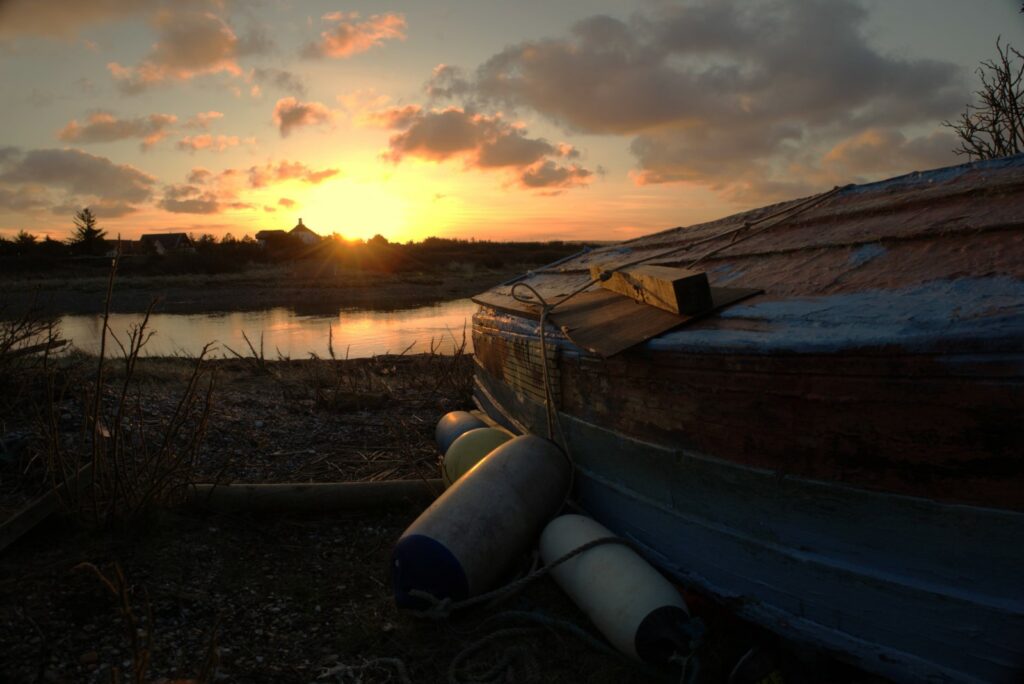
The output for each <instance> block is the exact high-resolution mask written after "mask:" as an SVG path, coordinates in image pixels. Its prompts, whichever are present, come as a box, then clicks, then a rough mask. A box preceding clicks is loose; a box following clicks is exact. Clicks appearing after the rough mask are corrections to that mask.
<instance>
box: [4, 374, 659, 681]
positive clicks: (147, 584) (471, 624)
mask: <svg viewBox="0 0 1024 684" xmlns="http://www.w3.org/2000/svg"><path fill="white" fill-rule="evenodd" d="M471 364H472V361H471V358H470V357H468V356H464V355H463V356H455V357H439V356H430V355H417V356H407V357H378V358H375V359H359V360H353V361H340V362H329V361H324V362H314V361H302V362H267V363H266V364H262V365H261V364H259V363H258V362H257V361H256V360H255V359H250V360H237V359H236V360H230V361H228V360H225V361H213V362H211V363H210V364H208V372H209V373H211V374H212V377H213V379H214V383H215V384H214V386H215V389H214V394H213V401H212V405H211V410H210V414H209V420H208V423H209V428H208V430H207V435H206V439H205V442H204V445H203V447H202V450H201V454H200V459H199V461H198V463H197V464H196V468H195V471H194V473H193V476H194V478H195V480H197V481H214V480H216V481H218V482H285V481H288V482H322V481H377V480H382V479H431V478H436V477H437V476H438V466H437V452H436V447H435V446H434V444H433V430H434V425H435V423H436V421H437V419H438V417H439V416H440V415H442V414H443V413H444V412H446V411H448V410H452V409H456V408H466V407H467V401H468V397H469V383H470V382H471V368H472V365H471ZM90 367H91V364H90V360H89V359H83V362H82V363H81V365H80V366H79V367H78V368H77V369H75V370H74V372H83V373H85V374H86V375H85V376H83V378H82V380H83V382H85V381H86V379H85V378H86V376H87V374H88V373H87V372H88V369H89V368H90ZM109 371H110V376H111V377H110V382H111V384H112V386H114V387H116V385H117V383H118V382H119V381H120V379H122V378H123V370H121V369H120V368H119V367H118V366H117V365H116V364H111V365H110V366H109ZM189 377H190V363H189V361H188V360H185V359H142V360H140V361H139V365H138V367H137V369H136V371H135V382H134V383H133V384H132V389H131V391H132V392H134V391H136V390H137V391H138V392H139V399H140V403H141V404H142V405H144V406H145V414H146V418H145V420H147V421H148V422H149V423H150V424H151V425H152V427H153V428H154V429H155V427H156V425H157V424H159V423H160V421H161V419H163V418H166V417H167V416H169V415H170V414H171V413H173V411H174V408H175V406H176V403H177V402H178V401H179V398H180V397H181V396H182V392H183V391H184V390H185V389H186V387H187V382H188V378H189ZM80 404H81V402H78V401H76V400H75V399H74V398H73V397H68V398H67V399H66V400H64V401H62V402H61V405H60V406H59V407H58V411H57V415H58V420H59V421H60V422H61V423H62V424H63V425H64V426H65V428H66V432H68V433H72V434H73V433H74V432H75V427H76V426H77V425H78V424H79V423H80V421H81V416H82V409H81V405H80ZM19 429H23V430H26V431H28V432H29V433H31V431H32V429H33V426H32V423H31V421H26V423H25V424H24V425H23V426H20V427H19ZM40 447H41V444H40V443H39V441H38V440H36V439H34V438H30V439H28V440H27V443H26V444H25V445H24V449H25V453H23V454H21V457H20V459H19V464H18V466H19V467H18V468H9V469H7V470H6V471H5V472H4V473H3V479H2V481H3V482H4V483H5V484H9V483H10V482H11V481H12V479H13V477H14V476H15V475H16V473H17V472H18V471H19V470H20V469H21V467H22V466H23V464H24V462H25V461H27V460H29V459H30V456H29V453H28V452H29V451H31V450H33V449H36V448H40ZM11 494H12V493H11V491H10V490H9V488H8V491H7V492H6V495H7V506H6V507H5V508H6V509H7V510H8V511H10V510H12V509H13V508H16V506H13V505H12V503H14V502H13V501H12V499H11ZM0 508H4V507H0ZM418 513H419V511H418V510H415V509H410V508H399V509H396V510H389V511H383V512H373V513H358V512H357V513H350V514H330V515H323V516H315V517H311V516H301V515H280V514H279V515H267V516H262V517H253V516H248V515H224V514H221V515H204V514H202V513H196V512H191V511H186V510H183V509H174V508H172V509H157V510H155V511H154V512H153V513H151V514H150V515H148V516H146V518H145V519H144V520H141V521H136V522H135V523H133V524H132V525H131V526H130V527H129V528H128V529H126V530H122V531H117V532H115V531H110V530H102V529H101V530H96V529H93V528H91V527H90V526H88V525H85V524H84V523H82V522H80V521H79V520H78V519H77V518H76V517H75V516H72V515H69V514H64V515H61V516H58V517H56V518H55V519H54V520H52V521H51V522H50V523H49V524H47V525H44V526H43V527H41V528H38V529H36V530H34V531H33V532H32V533H31V534H30V535H28V537H26V538H25V539H23V540H21V541H20V542H18V543H16V544H15V545H14V546H13V547H10V548H9V549H7V550H6V551H5V552H3V554H2V556H0V616H2V617H0V679H2V680H3V681H9V682H34V681H47V682H109V681H111V676H112V672H113V670H114V669H115V668H117V669H119V670H120V671H121V673H122V675H123V676H124V677H125V679H126V680H127V679H130V677H131V672H132V669H133V663H132V661H133V658H136V659H138V651H139V649H140V648H142V646H140V643H143V644H147V645H145V650H146V651H147V657H148V659H149V662H148V665H147V666H146V670H147V672H146V674H147V679H146V681H168V680H170V679H176V678H190V677H197V676H198V675H199V674H200V673H201V672H202V671H203V669H204V663H205V664H206V666H207V673H209V672H211V671H213V670H215V671H216V673H217V676H216V678H215V679H216V681H241V682H309V681H313V680H317V679H319V678H320V677H321V676H323V677H324V680H325V681H334V682H355V681H363V682H389V681H394V682H401V681H415V682H440V681H446V679H447V671H448V667H449V665H450V663H451V662H452V661H453V660H454V659H455V658H456V657H457V656H458V655H459V654H460V653H461V652H462V651H464V649H466V648H467V647H470V646H472V645H473V644H474V643H475V642H477V641H478V640H479V639H480V638H481V637H483V636H486V635H487V634H489V633H490V632H491V631H492V630H493V629H494V628H497V627H501V626H505V627H507V626H517V627H527V626H529V624H526V625H522V624H516V621H515V619H514V617H512V618H510V617H508V616H506V617H504V618H495V616H497V615H499V614H500V613H501V612H502V611H504V610H507V609H510V608H516V609H528V610H542V611H543V612H545V614H547V613H548V612H550V614H552V615H557V616H560V619H563V618H568V617H571V616H572V608H571V606H569V605H568V603H567V602H566V601H565V599H563V598H562V597H561V596H560V595H559V593H558V591H557V590H556V589H555V588H554V586H553V585H551V584H550V583H539V584H538V585H537V586H536V587H531V588H530V589H529V590H528V591H527V592H526V593H524V594H522V595H521V596H520V597H517V598H516V599H515V600H513V601H511V602H510V603H509V604H508V605H506V606H503V607H501V608H498V609H492V610H489V611H483V612H475V613H474V614H473V615H472V616H470V617H468V618H465V619H461V620H456V621H453V622H450V623H449V622H445V623H442V625H440V626H439V625H438V624H436V623H431V622H424V621H421V620H418V619H416V618H413V617H410V616H407V615H403V614H400V613H399V612H398V611H397V610H396V609H395V607H394V604H393V601H392V598H391V590H390V587H389V586H388V565H389V554H390V547H391V545H392V544H393V543H394V541H395V540H396V539H397V538H398V537H399V536H400V534H401V532H402V530H403V529H404V528H405V527H406V526H407V525H408V524H409V523H410V522H412V520H413V519H415V517H416V515H417V514H418ZM527 560H528V559H527ZM83 563H86V564H89V566H83V565H82V564H83ZM92 567H95V568H96V569H98V570H99V571H100V572H102V573H103V574H104V576H105V577H106V578H107V579H110V580H112V581H114V583H115V584H116V583H117V582H118V580H117V579H116V577H117V572H118V570H115V567H116V568H118V569H119V570H120V572H122V573H123V577H124V582H125V585H126V587H127V592H128V593H127V596H128V601H129V605H130V606H131V608H132V611H133V613H132V615H133V616H134V617H133V618H131V619H132V620H134V621H135V624H134V625H133V626H132V627H126V624H127V623H126V621H127V620H129V618H127V617H126V614H125V611H124V609H123V608H120V609H119V607H118V600H116V598H115V597H114V596H113V595H111V593H110V591H109V590H108V588H106V587H105V585H104V583H103V582H102V581H101V580H100V579H99V578H98V576H97V574H96V573H95V571H94V570H93V569H91V568H92ZM487 617H491V618H495V619H496V620H497V621H496V622H494V623H493V624H492V623H488V624H487V625H486V626H482V625H481V622H482V621H483V620H485V619H487ZM574 619H575V620H576V621H579V617H578V616H574ZM508 620H512V622H511V623H508ZM126 629H127V631H126ZM136 630H138V631H139V633H141V634H143V635H144V639H143V640H142V642H138V643H135V645H134V646H133V642H132V639H131V638H130V634H131V633H134V632H135V631H136ZM547 634H548V633H547V631H546V630H544V629H543V628H542V629H539V630H537V631H536V632H523V633H522V634H520V636H519V637H516V638H514V639H511V640H504V641H500V642H497V643H495V644H493V645H492V646H490V647H488V646H486V644H485V645H484V646H483V647H482V650H481V651H480V652H478V653H475V654H473V655H472V657H471V658H470V659H469V660H468V661H467V663H468V664H469V665H473V664H474V663H475V665H476V666H477V667H481V666H482V667H483V668H484V669H486V668H487V667H489V666H490V665H491V664H493V662H494V659H497V658H501V657H503V654H504V655H508V654H507V653H506V652H507V651H508V649H510V648H511V649H513V651H515V653H514V654H512V655H511V656H510V657H511V658H512V661H511V662H510V667H511V668H512V669H511V670H510V671H511V672H514V673H518V674H517V679H520V677H519V675H523V677H522V678H521V680H522V681H526V677H525V675H526V674H527V673H528V671H529V670H533V669H534V668H536V669H537V670H538V671H540V672H543V673H544V674H543V678H542V679H541V680H537V681H571V680H574V679H577V677H576V676H575V675H576V673H577V672H578V667H579V666H580V663H581V662H582V663H585V667H586V670H587V672H589V673H591V674H592V675H593V679H592V681H595V682H609V683H610V682H629V681H636V682H639V681H644V680H645V677H642V676H639V675H638V674H637V673H636V672H635V669H634V667H633V666H632V665H630V664H629V663H628V662H626V661H624V660H621V659H619V658H617V657H615V656H610V655H607V654H600V653H595V652H592V651H591V650H590V649H589V648H588V647H586V646H585V645H583V644H582V643H580V642H578V641H576V640H575V639H573V638H572V637H569V636H564V637H562V638H561V639H562V641H563V643H560V645H559V646H558V647H557V648H550V647H548V646H547V645H546V644H545V641H547V639H548V636H546V635H547ZM150 640H151V641H150ZM211 658H212V660H210V659H211ZM211 663H213V665H212V669H211ZM164 678H167V679H164ZM211 681H213V679H211Z"/></svg>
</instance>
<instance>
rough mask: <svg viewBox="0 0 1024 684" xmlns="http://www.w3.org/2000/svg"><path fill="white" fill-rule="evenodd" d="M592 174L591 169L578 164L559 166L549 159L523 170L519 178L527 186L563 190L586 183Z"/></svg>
mask: <svg viewBox="0 0 1024 684" xmlns="http://www.w3.org/2000/svg"><path fill="white" fill-rule="evenodd" d="M593 175H594V174H593V172H592V171H588V170H587V169H584V168H582V167H581V166H579V165H578V164H573V165H571V166H560V165H558V164H556V163H555V162H553V161H551V160H550V159H549V160H547V161H545V162H543V163H541V164H538V165H536V166H532V167H530V168H528V169H526V170H525V171H523V173H522V175H520V180H521V182H522V184H523V185H524V186H525V187H527V188H549V189H551V188H555V189H559V190H564V189H566V188H574V187H578V186H580V185H586V184H587V183H589V182H590V179H591V176H593Z"/></svg>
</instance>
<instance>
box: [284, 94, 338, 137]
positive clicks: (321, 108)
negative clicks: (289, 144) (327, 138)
mask: <svg viewBox="0 0 1024 684" xmlns="http://www.w3.org/2000/svg"><path fill="white" fill-rule="evenodd" d="M332 118H333V115H332V113H331V110H330V109H328V108H327V106H326V105H324V104H322V103H320V102H301V101H299V100H297V99H296V98H294V97H283V98H281V99H280V100H278V101H277V103H276V104H275V105H274V114H273V120H274V125H275V126H277V128H278V130H279V131H281V137H282V138H287V137H288V134H289V133H291V132H292V130H293V129H295V128H299V127H301V126H316V125H319V124H325V123H330V122H331V120H332Z"/></svg>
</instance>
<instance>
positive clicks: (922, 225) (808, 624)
mask: <svg viewBox="0 0 1024 684" xmlns="http://www.w3.org/2000/svg"><path fill="white" fill-rule="evenodd" d="M640 260H643V261H644V263H645V264H647V265H660V266H669V267H685V268H690V269H693V270H699V271H703V272H704V273H706V276H707V280H708V283H709V284H710V286H711V291H712V293H713V299H714V300H715V301H714V303H713V306H712V309H714V310H709V311H706V312H705V315H696V316H691V315H679V314H674V313H668V312H665V311H662V310H661V309H656V308H655V307H652V306H647V305H644V304H638V303H636V302H634V301H633V300H632V299H630V298H628V297H625V296H623V295H620V294H615V293H612V292H609V291H608V290H607V289H606V288H605V287H603V286H602V283H601V282H593V280H594V279H593V278H592V274H591V270H590V269H591V267H592V266H595V265H599V268H600V269H604V270H614V269H616V268H620V267H624V266H627V265H634V264H636V263H637V262H639V261H640ZM517 282H518V283H524V284H525V285H529V286H530V287H531V288H533V292H534V293H535V295H536V296H535V297H534V299H533V301H532V302H530V301H523V299H524V298H523V297H522V296H517V297H514V296H513V293H512V288H513V287H518V288H519V292H522V291H523V288H524V286H523V285H518V286H517V283H515V282H513V283H506V284H504V285H501V286H498V287H496V288H494V289H492V290H490V291H488V292H486V293H483V294H481V295H479V296H478V297H476V298H475V301H476V302H477V303H478V304H480V305H481V308H480V309H479V311H478V313H477V314H476V315H475V316H474V320H473V343H474V347H475V358H476V379H475V400H476V402H477V404H478V405H479V407H480V408H481V409H482V410H484V411H486V412H487V413H488V414H489V415H490V416H491V417H492V418H493V419H494V420H496V421H497V422H499V423H501V424H502V425H504V426H506V427H508V428H510V429H512V430H514V431H518V432H534V433H537V434H545V433H546V432H547V431H548V424H549V422H553V423H554V426H555V428H557V429H555V430H553V434H554V435H555V438H556V439H557V441H559V442H561V441H563V440H564V441H565V442H566V443H567V445H568V448H569V451H570V453H571V455H572V457H573V458H574V460H575V464H576V475H575V496H576V498H577V500H578V502H579V503H580V505H581V506H582V507H583V508H584V509H585V510H587V511H588V512H589V513H590V514H591V515H592V516H594V517H595V518H596V519H597V520H599V521H600V522H601V523H602V524H604V525H605V526H607V527H608V528H610V529H611V530H613V531H614V532H615V533H617V534H620V535H623V536H626V537H629V538H630V539H632V540H634V541H636V542H637V543H638V544H639V545H641V546H642V547H643V548H644V549H646V550H647V552H648V558H649V559H650V560H652V561H653V562H654V563H655V564H657V565H658V566H659V567H660V568H661V569H662V570H663V571H665V572H667V573H669V574H670V575H672V576H674V577H675V578H677V579H678V580H679V581H680V582H682V583H684V584H686V585H688V586H691V587H696V588H699V589H701V590H703V591H705V592H708V593H710V594H713V595H715V596H717V597H719V598H720V599H722V600H723V601H725V602H726V603H727V604H728V605H730V606H732V607H734V608H735V610H736V611H737V612H738V613H739V614H741V615H743V616H744V617H746V618H748V619H751V620H753V621H755V622H758V623H760V624H762V625H765V626H766V627H768V628H770V629H772V630H774V631H776V632H777V633H780V634H782V635H784V636H786V637H790V638H793V639H796V640H799V641H802V642H806V643H811V644H814V645H817V646H819V647H823V648H825V649H828V650H830V651H833V652H835V653H837V654H839V655H840V657H843V658H845V659H847V660H849V661H852V662H855V663H857V664H858V665H860V666H861V667H863V668H864V669H866V670H868V671H872V672H875V673H878V674H881V675H885V676H890V677H893V678H895V679H897V680H900V681H917V682H1019V681H1024V156H1017V157H1010V158H1006V159H1001V160H994V161H987V162H978V163H974V164H966V165H961V166H956V167H950V168H945V169H938V170H934V171H928V172H923V173H912V174H909V175H906V176H901V177H898V178H893V179H890V180H887V181H883V182H878V183H871V184H866V185H858V186H848V187H845V188H839V189H836V190H834V191H832V192H830V193H824V194H823V195H820V196H816V197H812V198H808V199H803V200H795V201H793V202H787V203H782V204H779V205H775V206H771V207H765V208H762V209H758V210H754V211H749V212H745V213H742V214H738V215H735V216H730V217H728V218H724V219H721V220H718V221H714V222H710V223H705V224H701V225H697V226H692V227H688V228H675V229H672V230H667V231H664V232H661V233H657V234H654V235H650V236H647V237H643V238H639V239H636V240H631V241H628V242H623V243H620V244H617V245H612V246H607V247H601V248H599V249H595V250H591V251H588V252H586V253H582V254H579V255H576V256H575V257H572V258H569V259H568V260H564V261H562V262H559V263H557V264H555V265H552V266H549V267H546V268H544V269H542V270H538V271H536V272H532V273H529V274H527V275H525V276H523V277H522V278H521V279H519V280H518V281H517ZM588 283H590V284H589V286H588ZM581 288H583V290H582V292H581V293H580V294H578V295H576V296H575V297H574V298H573V299H572V300H570V301H566V302H565V303H564V305H561V306H556V307H555V309H553V310H551V311H550V313H549V314H546V315H545V322H544V326H545V328H544V332H545V335H544V341H543V343H542V341H541V336H540V334H539V326H538V321H539V319H540V318H541V314H542V306H541V305H540V301H541V300H543V302H545V303H546V304H548V305H550V304H553V303H558V302H560V301H561V300H562V298H564V297H566V296H567V295H570V294H571V293H573V292H576V291H578V290H581ZM538 298H539V299H538ZM666 316H668V317H669V318H665V317H666ZM653 333H656V334H653ZM652 334H653V337H652ZM545 361H546V363H545ZM545 366H546V370H545ZM549 410H550V417H549ZM554 418H557V421H553V419H554Z"/></svg>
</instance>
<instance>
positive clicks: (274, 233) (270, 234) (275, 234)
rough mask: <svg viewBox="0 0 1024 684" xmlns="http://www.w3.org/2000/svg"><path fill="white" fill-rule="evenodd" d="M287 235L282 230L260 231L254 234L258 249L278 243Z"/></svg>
mask: <svg viewBox="0 0 1024 684" xmlns="http://www.w3.org/2000/svg"><path fill="white" fill-rule="evenodd" d="M287 234H288V233H287V232H285V231H283V230H261V231H260V232H258V233H256V243H257V244H258V245H259V246H260V247H266V246H267V243H274V242H280V241H281V239H282V238H284V236H286V235H287Z"/></svg>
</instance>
